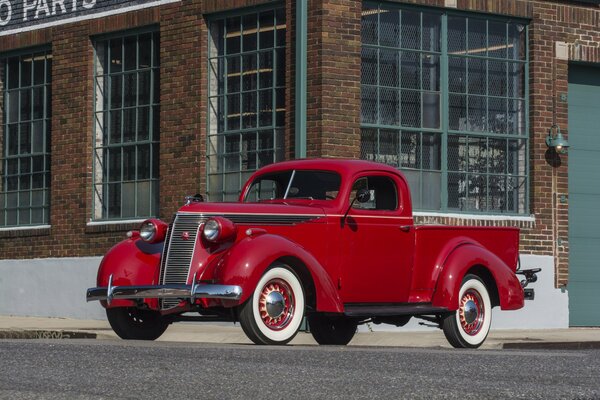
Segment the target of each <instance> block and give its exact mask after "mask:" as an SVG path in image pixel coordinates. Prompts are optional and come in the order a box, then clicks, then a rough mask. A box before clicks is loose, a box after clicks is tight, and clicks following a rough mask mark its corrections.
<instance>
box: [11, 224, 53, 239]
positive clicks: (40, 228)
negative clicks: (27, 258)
mask: <svg viewBox="0 0 600 400" xmlns="http://www.w3.org/2000/svg"><path fill="white" fill-rule="evenodd" d="M50 230H51V226H50V225H34V226H13V227H6V228H0V238H20V237H32V236H48V235H50Z"/></svg>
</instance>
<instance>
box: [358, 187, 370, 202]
mask: <svg viewBox="0 0 600 400" xmlns="http://www.w3.org/2000/svg"><path fill="white" fill-rule="evenodd" d="M356 200H357V201H358V202H359V203H366V202H367V201H369V200H371V192H370V191H369V189H364V188H363V189H360V190H359V191H358V192H356Z"/></svg>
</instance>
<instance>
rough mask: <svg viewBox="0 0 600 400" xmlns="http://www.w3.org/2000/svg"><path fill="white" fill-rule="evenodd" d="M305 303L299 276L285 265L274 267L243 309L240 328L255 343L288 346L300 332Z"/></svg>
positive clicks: (266, 273) (261, 281) (242, 306)
mask: <svg viewBox="0 0 600 400" xmlns="http://www.w3.org/2000/svg"><path fill="white" fill-rule="evenodd" d="M304 303H305V301H304V290H303V288H302V284H301V283H300V280H299V279H298V277H297V276H296V274H295V273H294V272H292V271H291V270H289V269H287V268H285V267H283V266H277V267H274V268H271V269H269V270H267V271H266V272H265V273H264V275H263V276H262V278H261V279H260V281H259V282H258V284H257V285H256V288H255V289H254V293H253V294H252V296H251V297H250V298H249V299H248V300H247V301H246V302H245V303H244V304H242V305H241V306H240V314H239V317H240V325H241V326H242V329H243V330H244V333H245V334H246V336H248V338H249V339H250V340H252V341H253V342H254V343H256V344H286V343H288V342H289V341H290V340H292V339H293V338H294V336H296V333H298V329H299V328H300V323H301V322H302V317H303V316H304Z"/></svg>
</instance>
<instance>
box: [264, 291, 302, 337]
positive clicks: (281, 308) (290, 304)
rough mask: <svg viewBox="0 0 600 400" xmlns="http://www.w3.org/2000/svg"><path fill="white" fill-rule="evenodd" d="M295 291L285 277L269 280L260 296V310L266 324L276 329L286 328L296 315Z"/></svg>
mask: <svg viewBox="0 0 600 400" xmlns="http://www.w3.org/2000/svg"><path fill="white" fill-rule="evenodd" d="M295 304H296V300H295V297H294V291H293V290H292V288H291V287H290V285H289V284H288V283H287V282H285V281H284V280H283V279H273V280H270V281H269V282H267V284H266V285H265V286H263V289H262V290H261V292H260V296H259V298H258V311H259V313H260V318H261V319H262V322H263V323H264V324H265V326H266V327H267V328H269V329H272V330H274V331H279V330H282V329H284V328H285V327H287V326H288V325H289V323H290V322H291V320H292V318H293V317H294V311H295Z"/></svg>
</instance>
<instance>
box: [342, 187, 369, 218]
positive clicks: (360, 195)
mask: <svg viewBox="0 0 600 400" xmlns="http://www.w3.org/2000/svg"><path fill="white" fill-rule="evenodd" d="M369 200H371V192H370V191H369V189H364V188H363V189H359V190H358V192H356V197H355V198H353V199H352V201H351V202H350V205H349V206H348V209H347V210H346V213H345V214H344V216H343V217H342V227H344V224H345V223H346V217H347V216H348V213H349V212H350V209H351V208H352V206H353V205H354V202H356V201H358V202H359V203H366V202H367V201H369Z"/></svg>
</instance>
